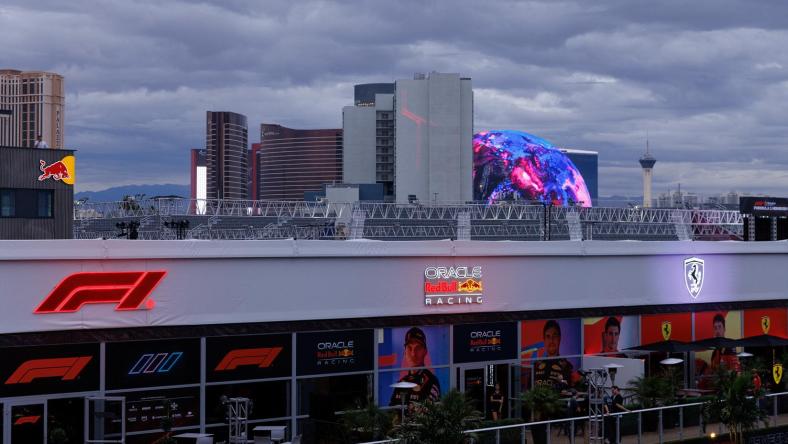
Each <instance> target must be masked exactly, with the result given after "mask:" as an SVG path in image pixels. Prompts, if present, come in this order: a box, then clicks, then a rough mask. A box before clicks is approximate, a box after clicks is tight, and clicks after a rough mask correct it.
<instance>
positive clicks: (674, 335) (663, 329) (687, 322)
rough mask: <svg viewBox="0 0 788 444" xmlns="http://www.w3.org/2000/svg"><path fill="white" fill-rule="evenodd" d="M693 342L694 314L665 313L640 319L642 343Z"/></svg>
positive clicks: (644, 316)
mask: <svg viewBox="0 0 788 444" xmlns="http://www.w3.org/2000/svg"><path fill="white" fill-rule="evenodd" d="M668 340H674V341H682V342H690V341H692V313H663V314H655V315H643V316H641V317H640V343H641V345H643V344H653V343H655V342H661V341H668Z"/></svg>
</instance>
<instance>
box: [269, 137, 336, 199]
mask: <svg viewBox="0 0 788 444" xmlns="http://www.w3.org/2000/svg"><path fill="white" fill-rule="evenodd" d="M254 152H255V153H256V158H255V162H257V168H256V174H257V176H256V177H257V181H256V182H257V198H258V199H265V200H303V199H304V193H306V192H310V191H320V190H321V189H322V187H323V185H325V184H333V183H341V182H342V130H341V129H292V128H287V127H284V126H282V125H276V124H268V123H263V124H262V125H260V145H259V146H256V147H255V150H254Z"/></svg>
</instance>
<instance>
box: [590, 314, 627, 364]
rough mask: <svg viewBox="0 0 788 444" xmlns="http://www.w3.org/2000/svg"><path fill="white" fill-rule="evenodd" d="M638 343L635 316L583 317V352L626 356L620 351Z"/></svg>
mask: <svg viewBox="0 0 788 444" xmlns="http://www.w3.org/2000/svg"><path fill="white" fill-rule="evenodd" d="M636 345H639V342H638V317H637V316H603V317H595V318H584V319H583V353H584V354H587V355H593V354H597V353H606V354H607V356H613V357H622V358H623V357H626V356H624V354H622V353H620V350H624V349H626V348H628V347H634V346H636Z"/></svg>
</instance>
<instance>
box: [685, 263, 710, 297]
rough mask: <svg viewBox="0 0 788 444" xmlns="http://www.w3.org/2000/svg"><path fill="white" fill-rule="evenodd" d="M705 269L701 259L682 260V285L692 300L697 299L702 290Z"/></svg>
mask: <svg viewBox="0 0 788 444" xmlns="http://www.w3.org/2000/svg"><path fill="white" fill-rule="evenodd" d="M705 272H706V268H705V265H704V262H703V259H700V258H697V257H691V258H689V259H684V285H686V286H687V291H688V292H689V294H690V296H692V299H697V298H698V295H699V294H700V291H701V290H702V289H703V276H704V274H705Z"/></svg>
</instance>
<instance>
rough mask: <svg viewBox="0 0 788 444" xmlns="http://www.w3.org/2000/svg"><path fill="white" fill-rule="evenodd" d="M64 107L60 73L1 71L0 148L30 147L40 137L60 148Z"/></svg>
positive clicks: (63, 133)
mask: <svg viewBox="0 0 788 444" xmlns="http://www.w3.org/2000/svg"><path fill="white" fill-rule="evenodd" d="M65 105H66V98H65V87H64V83H63V76H61V75H60V74H55V73H51V72H41V71H30V72H23V71H18V70H15V69H0V145H4V146H24V147H31V146H33V144H34V143H35V141H36V137H38V136H41V138H42V140H43V141H45V142H46V143H47V145H49V147H51V148H63V146H64V138H65V132H64V130H63V123H64V122H65Z"/></svg>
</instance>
